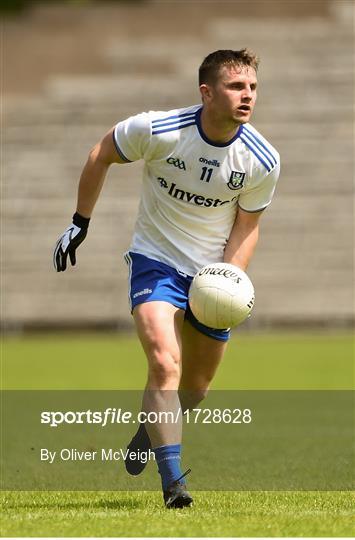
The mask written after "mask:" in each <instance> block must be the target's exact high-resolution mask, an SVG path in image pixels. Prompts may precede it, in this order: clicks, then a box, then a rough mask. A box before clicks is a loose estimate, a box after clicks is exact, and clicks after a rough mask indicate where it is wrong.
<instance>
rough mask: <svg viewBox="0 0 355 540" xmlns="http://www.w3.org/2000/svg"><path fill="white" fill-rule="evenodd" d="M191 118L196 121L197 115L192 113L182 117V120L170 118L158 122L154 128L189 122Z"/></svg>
mask: <svg viewBox="0 0 355 540" xmlns="http://www.w3.org/2000/svg"><path fill="white" fill-rule="evenodd" d="M190 120H193V121H195V115H194V114H192V115H190V116H187V117H186V118H182V119H181V120H169V122H158V123H156V124H154V126H153V125H152V129H157V128H161V127H162V128H164V127H169V126H174V125H176V124H184V123H185V122H189V121H190Z"/></svg>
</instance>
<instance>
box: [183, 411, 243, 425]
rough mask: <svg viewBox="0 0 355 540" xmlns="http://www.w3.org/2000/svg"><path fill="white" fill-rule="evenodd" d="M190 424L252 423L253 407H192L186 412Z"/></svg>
mask: <svg viewBox="0 0 355 540" xmlns="http://www.w3.org/2000/svg"><path fill="white" fill-rule="evenodd" d="M184 416H185V419H186V422H187V423H188V424H197V423H201V424H222V423H223V424H250V423H251V421H252V413H251V409H191V410H189V411H186V412H185V415H184Z"/></svg>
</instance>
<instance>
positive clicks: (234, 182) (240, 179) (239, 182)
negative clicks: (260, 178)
mask: <svg viewBox="0 0 355 540" xmlns="http://www.w3.org/2000/svg"><path fill="white" fill-rule="evenodd" d="M244 180H245V172H241V171H232V172H231V175H230V177H229V182H228V184H227V186H228V187H229V189H242V187H243V186H244Z"/></svg>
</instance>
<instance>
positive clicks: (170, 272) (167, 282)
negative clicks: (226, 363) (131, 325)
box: [124, 251, 230, 341]
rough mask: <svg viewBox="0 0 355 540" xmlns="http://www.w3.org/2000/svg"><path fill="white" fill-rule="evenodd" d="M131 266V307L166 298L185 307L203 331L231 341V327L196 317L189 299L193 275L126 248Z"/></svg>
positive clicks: (177, 305)
mask: <svg viewBox="0 0 355 540" xmlns="http://www.w3.org/2000/svg"><path fill="white" fill-rule="evenodd" d="M124 258H125V261H126V262H127V264H128V267H129V277H128V280H129V293H128V296H129V301H130V307H131V311H133V309H134V308H135V306H137V305H138V304H144V303H145V302H153V301H164V302H169V304H172V305H173V306H176V307H177V308H180V309H183V310H185V319H186V320H188V321H189V322H190V323H191V324H192V326H193V327H194V328H196V329H197V330H198V331H199V332H202V334H205V335H206V336H209V337H211V338H213V339H217V340H219V341H228V339H229V337H230V330H229V329H226V330H219V329H216V328H210V327H209V326H205V325H204V324H202V323H200V322H199V321H198V320H197V319H196V317H194V315H193V313H192V311H191V309H190V306H189V302H188V294H189V288H190V284H191V281H192V279H193V278H192V277H191V276H187V275H186V274H183V273H180V272H178V270H175V269H174V268H172V267H171V266H168V265H167V264H164V263H162V262H159V261H155V260H154V259H149V258H148V257H146V256H145V255H141V254H139V253H133V252H131V251H129V252H127V253H126V254H125V256H124Z"/></svg>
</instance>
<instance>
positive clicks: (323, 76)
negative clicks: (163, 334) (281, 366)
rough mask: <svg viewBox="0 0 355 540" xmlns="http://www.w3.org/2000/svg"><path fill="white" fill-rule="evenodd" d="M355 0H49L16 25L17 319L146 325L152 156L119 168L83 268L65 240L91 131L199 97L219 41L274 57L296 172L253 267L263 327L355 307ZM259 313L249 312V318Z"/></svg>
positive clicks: (10, 319) (9, 28)
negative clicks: (142, 233)
mask: <svg viewBox="0 0 355 540" xmlns="http://www.w3.org/2000/svg"><path fill="white" fill-rule="evenodd" d="M352 6H353V4H352V2H348V1H347V0H344V1H343V0H335V1H334V2H332V1H330V0H329V1H320V2H303V1H301V0H300V1H299V2H291V1H286V0H285V1H284V2H277V1H268V2H264V1H254V2H253V1H248V2H244V1H241V2H234V3H232V2H223V1H221V2H208V1H199V2H198V1H196V2H176V1H165V2H164V1H161V2H157V1H150V2H132V3H129V2H126V3H120V2H117V3H114V2H111V3H105V2H99V3H87V2H86V3H84V2H76V3H71V4H70V5H69V4H66V3H65V2H62V3H53V5H52V3H49V4H36V6H35V7H32V8H31V9H27V10H26V11H24V12H23V13H22V14H21V15H17V16H13V15H12V16H11V17H7V18H6V19H5V23H4V26H3V45H4V53H3V58H4V63H3V68H4V69H3V88H2V95H3V131H4V133H3V141H2V154H3V166H2V181H3V189H2V192H3V203H2V210H3V212H2V213H3V217H2V246H3V247H2V255H3V257H2V258H3V261H2V289H3V301H2V322H3V326H4V328H5V329H7V330H11V329H12V330H19V331H21V330H23V329H35V328H49V329H51V328H53V329H54V328H61V327H62V328H63V327H70V326H75V327H97V328H100V327H102V328H126V327H129V326H130V325H131V317H130V315H129V310H128V303H127V292H126V289H127V287H126V281H127V270H126V267H125V263H124V262H123V259H122V254H123V252H124V251H125V250H126V249H127V247H128V245H129V242H130V237H131V232H132V228H133V225H134V220H135V214H136V210H137V204H138V198H139V191H140V170H141V167H142V165H141V163H134V164H132V165H126V166H122V167H112V169H111V171H110V173H109V176H108V179H107V182H106V184H105V187H104V190H103V193H102V195H101V198H100V200H99V202H98V204H97V207H96V211H95V213H94V217H93V219H92V224H91V226H90V233H89V235H88V237H87V240H86V241H85V243H84V244H83V245H82V246H81V247H80V249H79V251H78V264H77V267H76V268H75V269H69V271H67V272H65V273H63V274H56V273H55V271H54V269H53V267H52V248H53V245H54V243H55V241H56V238H57V237H58V236H59V234H60V233H61V232H62V231H63V230H64V229H65V228H66V227H67V225H69V223H70V219H71V216H72V213H73V211H74V209H75V199H76V190H77V183H78V178H79V175H80V171H81V168H82V166H83V164H84V161H85V160H86V156H87V153H88V151H89V150H90V148H91V146H92V145H93V144H94V143H95V142H96V141H97V140H98V139H99V138H100V137H101V136H102V135H103V134H104V133H105V132H106V131H107V130H108V129H109V128H110V127H111V126H112V125H113V124H114V123H116V122H117V121H119V120H120V119H123V118H125V117H127V116H129V115H131V114H134V113H137V112H140V111H143V110H149V109H158V110H159V109H162V110H165V109H169V108H174V107H182V106H186V105H190V104H194V103H198V102H199V93H198V88H197V68H198V66H199V64H200V62H201V61H202V59H203V58H204V56H206V54H208V53H209V52H211V51H213V50H215V49H220V48H236V49H238V48H242V47H244V46H248V47H250V48H252V49H254V50H255V51H256V52H257V53H258V54H259V56H260V57H261V66H260V73H259V81H260V90H259V103H258V105H257V109H256V113H255V115H254V118H253V124H254V125H255V126H256V127H257V128H258V129H259V130H260V131H261V132H262V133H263V134H264V135H265V136H266V137H267V138H269V139H270V140H271V141H272V143H273V144H274V146H276V148H278V150H279V151H280V153H281V157H282V174H281V178H280V181H279V186H278V189H277V194H276V196H275V199H274V202H273V203H272V205H271V207H270V209H268V210H267V211H266V213H265V216H264V217H263V219H262V227H261V238H260V243H259V246H258V249H257V253H256V255H255V258H254V260H253V263H252V265H251V266H250V269H249V274H250V276H251V278H252V280H253V282H254V284H255V288H256V307H255V313H254V317H253V318H252V319H251V320H250V322H248V324H247V328H248V327H250V328H253V327H282V326H284V327H299V326H303V327H305V328H307V327H308V328H315V327H346V326H349V325H350V324H351V321H352V319H353V266H352V265H353V236H352V234H353V185H352V177H353V157H352V156H353V144H352V143H353V118H352V99H353V93H352V92H353V73H352V68H353V52H352V47H353V41H352V39H353V12H352ZM248 325H249V326H248Z"/></svg>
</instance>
